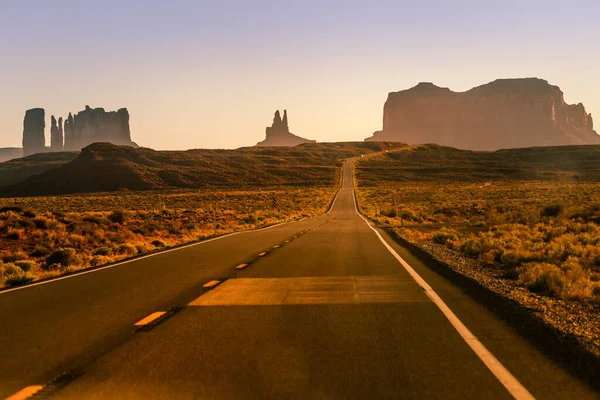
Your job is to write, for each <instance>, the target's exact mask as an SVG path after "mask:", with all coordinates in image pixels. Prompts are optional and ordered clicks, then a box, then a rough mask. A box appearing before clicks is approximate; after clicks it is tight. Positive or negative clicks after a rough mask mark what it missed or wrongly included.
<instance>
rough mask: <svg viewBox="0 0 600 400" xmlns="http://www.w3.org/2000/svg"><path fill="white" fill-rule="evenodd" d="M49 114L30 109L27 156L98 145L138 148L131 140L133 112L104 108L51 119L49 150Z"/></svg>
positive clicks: (25, 128)
mask: <svg viewBox="0 0 600 400" xmlns="http://www.w3.org/2000/svg"><path fill="white" fill-rule="evenodd" d="M45 127H46V123H45V111H44V109H43V108H34V109H31V110H27V112H26V113H25V119H24V120H23V155H24V156H28V155H31V154H35V153H44V152H47V151H53V152H55V151H63V150H65V151H79V150H81V149H82V148H84V147H86V146H88V145H90V144H92V143H98V142H107V143H112V144H116V145H124V146H133V147H137V145H136V144H135V143H134V142H132V141H131V132H130V130H129V112H128V111H127V109H126V108H121V109H119V110H118V111H108V112H107V111H105V110H104V109H103V108H90V107H89V106H85V110H83V111H80V112H78V113H77V114H75V116H73V115H72V114H71V113H69V116H68V117H67V118H66V119H65V121H64V126H63V119H62V118H59V119H58V121H57V120H56V118H55V117H54V115H52V116H51V120H50V149H47V148H46V147H45V132H44V130H45Z"/></svg>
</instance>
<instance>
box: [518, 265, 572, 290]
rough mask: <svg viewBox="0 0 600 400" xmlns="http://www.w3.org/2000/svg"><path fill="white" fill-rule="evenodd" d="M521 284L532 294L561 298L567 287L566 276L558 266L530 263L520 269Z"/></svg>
mask: <svg viewBox="0 0 600 400" xmlns="http://www.w3.org/2000/svg"><path fill="white" fill-rule="evenodd" d="M519 283H520V284H522V285H525V286H526V287H527V288H528V289H529V290H531V291H532V292H536V293H543V294H547V295H557V296H560V295H561V294H562V291H563V288H564V286H565V276H564V274H563V272H562V271H561V270H560V268H558V267H557V266H556V265H552V264H548V263H528V264H524V265H523V267H522V268H520V269H519Z"/></svg>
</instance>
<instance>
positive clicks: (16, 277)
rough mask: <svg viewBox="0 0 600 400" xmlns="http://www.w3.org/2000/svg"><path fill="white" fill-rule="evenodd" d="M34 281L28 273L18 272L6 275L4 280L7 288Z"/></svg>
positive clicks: (33, 277) (32, 276)
mask: <svg viewBox="0 0 600 400" xmlns="http://www.w3.org/2000/svg"><path fill="white" fill-rule="evenodd" d="M34 279H35V276H34V275H33V274H31V273H30V272H25V271H20V272H17V273H15V274H11V275H7V276H6V277H5V279H4V282H6V284H7V285H9V286H18V285H24V284H25V283H28V282H31V281H32V280H34Z"/></svg>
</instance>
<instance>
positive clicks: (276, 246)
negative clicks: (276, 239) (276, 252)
mask: <svg viewBox="0 0 600 400" xmlns="http://www.w3.org/2000/svg"><path fill="white" fill-rule="evenodd" d="M279 247H281V246H279V245H278V244H276V245H275V246H273V248H274V249H278V248H279Z"/></svg>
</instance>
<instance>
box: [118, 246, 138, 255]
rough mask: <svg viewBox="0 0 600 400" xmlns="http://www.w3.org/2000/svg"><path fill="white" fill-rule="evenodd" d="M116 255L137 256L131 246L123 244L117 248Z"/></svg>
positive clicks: (133, 247)
mask: <svg viewBox="0 0 600 400" xmlns="http://www.w3.org/2000/svg"><path fill="white" fill-rule="evenodd" d="M117 254H122V255H129V256H135V255H136V254H137V249H136V248H135V246H134V245H132V244H129V243H124V244H120V245H119V246H118V247H117Z"/></svg>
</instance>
